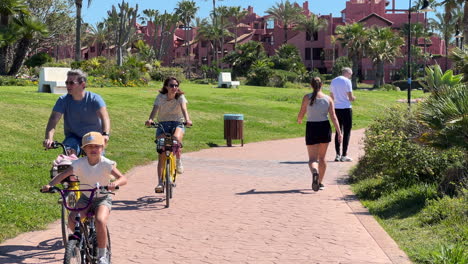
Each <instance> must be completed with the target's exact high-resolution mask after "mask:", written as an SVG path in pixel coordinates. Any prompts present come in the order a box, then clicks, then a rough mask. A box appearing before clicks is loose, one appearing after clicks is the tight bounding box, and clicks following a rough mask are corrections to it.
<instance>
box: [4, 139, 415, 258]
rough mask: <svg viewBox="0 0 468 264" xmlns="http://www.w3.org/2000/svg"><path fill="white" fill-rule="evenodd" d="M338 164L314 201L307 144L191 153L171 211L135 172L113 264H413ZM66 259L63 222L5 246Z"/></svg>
mask: <svg viewBox="0 0 468 264" xmlns="http://www.w3.org/2000/svg"><path fill="white" fill-rule="evenodd" d="M362 135H363V130H357V131H353V134H352V136H351V143H350V150H349V153H350V155H351V156H352V157H355V158H357V156H358V155H361V154H362V149H360V148H359V144H358V143H359V139H360V137H362ZM333 158H334V149H333V143H332V144H330V146H329V151H328V155H327V160H328V170H327V174H326V176H325V179H324V184H325V186H326V189H325V190H323V191H319V192H313V191H312V190H311V187H310V186H311V177H310V172H309V170H308V167H307V162H306V161H307V152H306V148H305V146H304V140H303V139H302V138H297V139H288V140H276V141H269V142H260V143H250V144H245V145H244V147H240V146H239V145H237V146H234V147H232V148H228V147H218V148H211V149H207V150H202V151H199V152H192V153H187V154H185V155H184V165H185V168H186V171H185V173H184V174H183V175H181V176H180V177H179V178H178V180H177V183H178V185H177V188H176V189H175V195H174V199H173V201H172V203H171V208H169V209H166V208H164V201H163V199H162V196H161V195H155V194H154V193H153V192H152V190H153V188H154V185H155V176H154V171H155V166H156V164H155V163H153V164H149V165H146V166H140V167H136V168H134V169H133V170H131V171H130V172H128V173H127V176H128V177H129V184H128V185H127V186H125V187H123V188H122V189H121V190H120V191H119V193H118V194H117V195H116V197H115V199H114V201H115V202H114V207H113V211H112V214H111V220H110V223H109V226H110V230H111V236H112V248H113V262H112V263H113V264H127V263H144V264H146V263H213V264H218V263H259V264H263V263H265V264H266V263H343V264H344V263H349V264H355V263H356V264H357V263H410V262H409V260H408V258H407V257H406V255H405V254H404V253H403V252H402V251H401V250H400V249H399V248H398V246H397V245H396V243H395V242H394V241H393V240H392V239H391V238H390V237H389V236H388V235H387V234H386V233H385V232H384V231H383V230H382V228H381V227H380V226H379V225H378V224H377V222H376V221H375V220H374V219H373V217H372V216H370V215H369V213H368V212H367V210H366V209H365V208H363V207H362V205H361V204H360V203H359V201H357V200H356V199H355V197H354V195H353V194H352V193H351V191H350V190H349V186H347V185H345V184H344V178H345V177H346V173H347V171H348V170H349V169H350V167H351V166H352V165H354V164H355V162H351V163H342V162H333V161H332V159H333ZM61 259H63V249H62V248H61V242H60V229H59V224H58V222H56V223H54V224H51V225H50V227H49V229H47V230H45V231H37V232H31V233H26V234H22V235H20V236H18V237H16V238H14V239H11V240H8V241H6V242H5V243H3V244H1V245H0V263H5V264H7V263H61Z"/></svg>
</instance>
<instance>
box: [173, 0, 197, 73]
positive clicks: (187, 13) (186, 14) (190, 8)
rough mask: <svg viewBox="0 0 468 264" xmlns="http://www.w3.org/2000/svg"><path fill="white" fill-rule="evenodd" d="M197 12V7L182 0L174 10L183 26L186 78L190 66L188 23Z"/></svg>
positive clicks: (190, 2) (187, 0)
mask: <svg viewBox="0 0 468 264" xmlns="http://www.w3.org/2000/svg"><path fill="white" fill-rule="evenodd" d="M197 11H198V7H197V5H196V4H195V2H194V1H189V0H183V1H180V2H178V3H177V8H176V10H175V14H176V15H178V16H179V17H180V20H181V21H182V23H183V24H184V31H185V39H184V45H185V56H187V62H186V64H187V65H186V67H187V71H186V73H187V77H188V78H190V66H189V61H188V60H189V58H190V41H189V31H188V29H189V28H190V23H191V22H192V20H193V19H194V18H195V14H196V13H197Z"/></svg>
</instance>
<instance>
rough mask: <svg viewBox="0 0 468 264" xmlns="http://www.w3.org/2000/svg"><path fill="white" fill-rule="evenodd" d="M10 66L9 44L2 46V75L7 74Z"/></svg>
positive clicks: (0, 56) (0, 72) (0, 70)
mask: <svg viewBox="0 0 468 264" xmlns="http://www.w3.org/2000/svg"><path fill="white" fill-rule="evenodd" d="M7 68H8V46H5V47H1V48H0V75H6V74H7Z"/></svg>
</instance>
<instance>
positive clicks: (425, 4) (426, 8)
mask: <svg viewBox="0 0 468 264" xmlns="http://www.w3.org/2000/svg"><path fill="white" fill-rule="evenodd" d="M408 2H409V7H408V106H409V107H411V83H412V79H411V77H412V74H411V0H409V1H408ZM418 11H420V12H429V11H433V9H432V8H430V7H429V1H428V0H423V4H422V7H421V8H420V9H419V10H418Z"/></svg>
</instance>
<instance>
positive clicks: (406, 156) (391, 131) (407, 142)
mask: <svg viewBox="0 0 468 264" xmlns="http://www.w3.org/2000/svg"><path fill="white" fill-rule="evenodd" d="M421 130H422V126H421V124H419V123H418V122H417V121H416V119H415V116H414V115H413V114H412V113H411V112H408V111H407V109H406V108H405V107H393V108H391V109H389V110H388V111H385V114H384V115H383V116H382V117H379V118H376V120H375V122H374V123H372V124H371V125H370V126H369V128H368V129H367V130H366V136H365V138H364V150H365V155H364V156H363V157H362V158H361V159H360V160H359V163H358V165H357V168H356V170H354V171H353V174H352V180H354V181H361V180H364V179H368V178H377V177H382V180H383V182H384V184H385V186H386V187H387V188H388V189H389V190H395V189H398V188H400V187H405V186H409V185H413V184H416V183H429V184H433V183H435V184H439V183H440V181H441V179H442V177H443V175H444V172H445V171H446V170H447V168H450V167H452V166H453V165H454V164H460V163H462V160H463V157H464V155H463V152H461V151H460V150H454V149H451V150H446V151H443V150H439V149H435V148H432V147H430V146H424V145H420V144H418V143H417V142H416V141H415V139H416V138H417V136H418V135H419V134H420V131H421Z"/></svg>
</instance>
